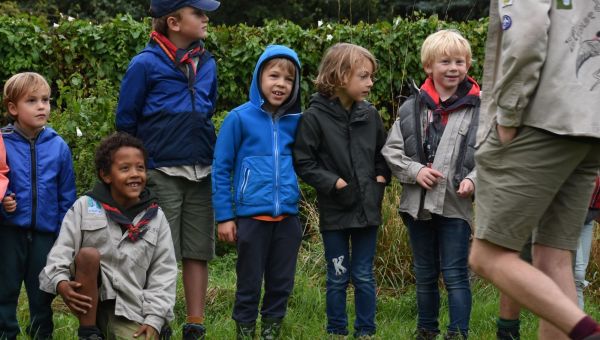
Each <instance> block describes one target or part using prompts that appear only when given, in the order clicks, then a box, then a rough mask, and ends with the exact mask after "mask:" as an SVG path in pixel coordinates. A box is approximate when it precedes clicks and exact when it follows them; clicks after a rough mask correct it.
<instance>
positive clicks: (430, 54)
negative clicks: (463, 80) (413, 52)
mask: <svg viewBox="0 0 600 340" xmlns="http://www.w3.org/2000/svg"><path fill="white" fill-rule="evenodd" d="M457 55H460V56H464V57H465V59H466V62H467V67H469V66H471V45H470V44H469V42H468V41H467V39H465V37H463V36H462V35H461V34H460V32H459V31H457V30H453V29H449V30H441V31H437V32H435V33H433V34H430V35H429V36H428V37H427V38H426V39H425V41H424V42H423V46H421V64H422V65H423V67H428V66H431V64H433V63H434V61H435V59H436V58H438V57H440V56H450V57H451V56H457Z"/></svg>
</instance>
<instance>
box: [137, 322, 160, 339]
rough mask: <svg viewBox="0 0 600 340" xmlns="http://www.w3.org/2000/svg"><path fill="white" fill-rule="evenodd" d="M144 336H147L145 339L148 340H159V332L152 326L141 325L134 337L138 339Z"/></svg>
mask: <svg viewBox="0 0 600 340" xmlns="http://www.w3.org/2000/svg"><path fill="white" fill-rule="evenodd" d="M142 334H145V335H146V337H145V338H146V339H147V340H150V339H154V340H157V339H158V331H157V330H156V329H154V327H152V326H150V325H146V324H143V325H141V326H140V328H138V330H137V331H135V333H134V334H133V337H134V338H137V337H138V336H140V335H142Z"/></svg>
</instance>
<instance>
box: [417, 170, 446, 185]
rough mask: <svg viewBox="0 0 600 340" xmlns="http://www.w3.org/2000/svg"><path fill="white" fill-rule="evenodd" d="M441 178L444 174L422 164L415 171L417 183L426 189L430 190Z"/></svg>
mask: <svg viewBox="0 0 600 340" xmlns="http://www.w3.org/2000/svg"><path fill="white" fill-rule="evenodd" d="M443 178H444V175H443V174H442V173H441V172H439V171H437V170H435V169H432V168H429V167H426V166H424V167H422V168H421V170H419V172H418V173H417V184H419V185H420V186H422V187H423V188H425V189H427V190H431V188H433V187H434V186H435V185H436V184H438V182H439V180H440V179H443Z"/></svg>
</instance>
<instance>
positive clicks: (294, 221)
mask: <svg viewBox="0 0 600 340" xmlns="http://www.w3.org/2000/svg"><path fill="white" fill-rule="evenodd" d="M269 224H272V225H273V234H272V238H271V242H270V243H269V244H268V249H269V250H268V251H269V253H268V255H267V262H266V266H265V267H264V268H265V275H264V278H265V295H264V297H263V303H262V307H261V315H262V317H263V319H264V318H271V319H282V318H283V317H284V316H285V313H286V310H287V303H288V298H289V296H290V294H291V293H292V290H293V288H294V276H295V275H296V260H297V259H298V249H299V248H300V243H301V242H302V226H301V225H300V221H299V220H298V217H296V216H290V217H287V218H286V219H284V220H283V221H280V222H271V223H269Z"/></svg>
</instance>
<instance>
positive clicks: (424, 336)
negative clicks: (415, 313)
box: [415, 328, 440, 340]
mask: <svg viewBox="0 0 600 340" xmlns="http://www.w3.org/2000/svg"><path fill="white" fill-rule="evenodd" d="M438 334H440V333H439V332H435V331H430V330H427V329H423V328H418V329H417V332H416V335H415V340H435V339H436V338H437V336H438Z"/></svg>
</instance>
